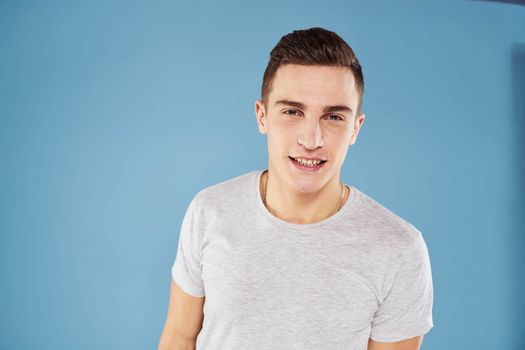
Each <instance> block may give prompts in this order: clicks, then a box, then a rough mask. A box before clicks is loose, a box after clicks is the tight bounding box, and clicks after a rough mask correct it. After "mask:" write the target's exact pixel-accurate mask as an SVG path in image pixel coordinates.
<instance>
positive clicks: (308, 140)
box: [297, 118, 323, 150]
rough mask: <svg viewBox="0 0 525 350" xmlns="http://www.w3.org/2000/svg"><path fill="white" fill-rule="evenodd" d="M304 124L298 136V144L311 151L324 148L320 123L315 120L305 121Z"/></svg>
mask: <svg viewBox="0 0 525 350" xmlns="http://www.w3.org/2000/svg"><path fill="white" fill-rule="evenodd" d="M302 124H303V125H302V126H301V129H300V130H299V134H298V135H297V143H298V144H300V145H302V146H304V147H305V148H307V149H311V150H315V149H316V148H318V147H323V132H322V129H321V126H320V125H319V121H318V120H316V119H314V118H312V119H311V120H307V119H305V120H304V121H303V123H302Z"/></svg>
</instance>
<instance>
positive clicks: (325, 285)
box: [201, 231, 378, 341]
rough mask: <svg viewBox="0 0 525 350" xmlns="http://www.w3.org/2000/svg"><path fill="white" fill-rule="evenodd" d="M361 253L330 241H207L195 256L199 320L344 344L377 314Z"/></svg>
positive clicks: (221, 237) (264, 236)
mask: <svg viewBox="0 0 525 350" xmlns="http://www.w3.org/2000/svg"><path fill="white" fill-rule="evenodd" d="M224 232H225V231H224ZM366 253H367V252H366V249H364V248H363V247H362V246H360V245H359V244H356V243H355V242H352V241H351V240H350V241H345V240H341V239H336V237H333V239H326V238H323V239H319V237H314V236H306V235H305V236H291V235H289V236H286V235H280V234H274V233H270V232H256V231H253V232H250V233H245V234H242V233H236V234H225V233H222V234H218V235H213V236H212V237H211V238H210V239H209V240H208V241H207V242H206V245H205V248H204V249H203V251H202V253H201V254H202V256H201V263H202V277H203V281H204V288H205V291H206V304H207V305H206V312H207V313H208V316H211V315H213V316H216V317H222V318H223V319H230V320H232V322H234V323H236V324H237V325H238V327H239V328H240V329H246V330H253V329H254V327H257V329H276V325H277V326H279V327H281V328H282V330H286V334H293V336H296V337H300V339H311V340H312V341H314V340H315V339H320V337H321V336H322V337H327V336H328V337H329V338H330V339H333V340H336V339H344V338H347V337H348V336H349V334H352V332H357V331H360V330H363V329H364V328H366V327H369V326H370V323H371V321H372V319H373V315H374V312H375V310H376V309H377V307H378V300H377V295H376V294H377V293H376V291H374V288H375V287H374V281H373V280H372V279H370V278H369V277H367V276H369V274H368V273H367V271H368V270H367V261H368V259H370V257H369V256H367V254H366ZM368 272H369V271H368ZM261 327H262V328H261ZM265 327H267V328H265Z"/></svg>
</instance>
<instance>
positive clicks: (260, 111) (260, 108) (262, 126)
mask: <svg viewBox="0 0 525 350" xmlns="http://www.w3.org/2000/svg"><path fill="white" fill-rule="evenodd" d="M255 117H256V118H257V126H258V127H259V132H260V133H261V134H266V133H267V126H266V112H265V110H264V104H263V103H262V100H256V101H255Z"/></svg>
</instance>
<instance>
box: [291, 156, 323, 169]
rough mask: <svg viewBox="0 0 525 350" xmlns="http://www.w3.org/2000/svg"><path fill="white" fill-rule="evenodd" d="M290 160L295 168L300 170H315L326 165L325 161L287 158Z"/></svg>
mask: <svg viewBox="0 0 525 350" xmlns="http://www.w3.org/2000/svg"><path fill="white" fill-rule="evenodd" d="M288 158H290V160H291V161H292V162H293V163H294V165H295V166H297V167H298V168H300V169H305V170H317V169H320V168H322V167H323V165H324V163H326V160H315V161H313V160H305V159H300V158H297V159H296V158H293V157H290V156H288Z"/></svg>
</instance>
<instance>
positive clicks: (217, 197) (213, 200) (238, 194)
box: [192, 170, 259, 211]
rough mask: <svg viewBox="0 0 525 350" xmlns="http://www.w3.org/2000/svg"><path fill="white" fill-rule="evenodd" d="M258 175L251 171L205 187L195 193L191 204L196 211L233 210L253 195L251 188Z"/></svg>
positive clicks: (256, 172)
mask: <svg viewBox="0 0 525 350" xmlns="http://www.w3.org/2000/svg"><path fill="white" fill-rule="evenodd" d="M258 174H259V170H253V171H250V172H247V173H243V174H241V175H238V176H235V177H233V178H230V179H227V180H224V181H221V182H218V183H215V184H213V185H210V186H207V187H205V188H203V189H201V190H200V191H199V192H197V194H196V195H195V196H194V198H193V200H192V204H193V205H194V206H195V208H196V209H198V210H202V209H206V211H210V210H220V209H221V208H222V209H224V208H230V209H231V208H234V207H235V206H238V205H240V204H242V203H243V201H245V200H246V199H249V196H250V195H252V194H253V193H252V192H253V188H252V187H254V186H255V180H256V177H257V175H258ZM252 185H253V186H252Z"/></svg>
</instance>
